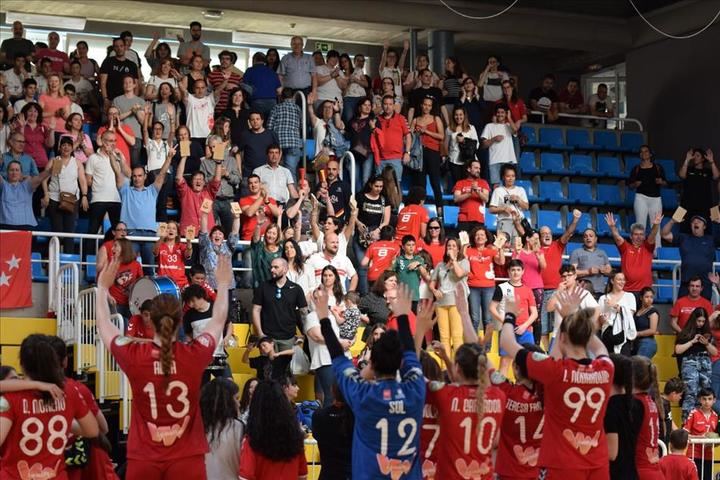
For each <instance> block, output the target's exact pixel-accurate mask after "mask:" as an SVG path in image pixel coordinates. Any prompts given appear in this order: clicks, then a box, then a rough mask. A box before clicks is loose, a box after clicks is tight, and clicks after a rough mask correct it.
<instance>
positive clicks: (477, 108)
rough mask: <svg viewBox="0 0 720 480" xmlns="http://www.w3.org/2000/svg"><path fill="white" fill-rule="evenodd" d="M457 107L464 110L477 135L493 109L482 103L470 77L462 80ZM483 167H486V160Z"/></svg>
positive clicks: (476, 87) (475, 85)
mask: <svg viewBox="0 0 720 480" xmlns="http://www.w3.org/2000/svg"><path fill="white" fill-rule="evenodd" d="M457 106H458V107H462V108H463V109H464V110H465V113H466V114H467V117H468V121H469V122H470V125H472V126H473V127H475V131H476V132H478V133H479V132H482V131H483V129H484V128H485V124H486V123H487V119H488V118H489V117H490V112H492V108H494V105H493V107H492V108H488V106H487V105H486V104H485V102H483V101H482V98H481V97H480V91H479V89H478V86H477V84H476V83H475V80H474V79H473V78H472V77H467V78H465V80H463V83H462V90H461V91H460V100H459V101H458V104H457ZM483 167H487V159H486V161H485V163H484V164H483Z"/></svg>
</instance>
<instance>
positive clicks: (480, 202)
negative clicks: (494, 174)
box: [453, 110, 490, 232]
mask: <svg viewBox="0 0 720 480" xmlns="http://www.w3.org/2000/svg"><path fill="white" fill-rule="evenodd" d="M460 111H462V110H460ZM456 112H457V110H456ZM460 138H463V136H462V135H460ZM467 175H468V178H466V179H464V180H459V181H458V182H457V183H456V184H455V187H454V188H453V200H454V201H455V203H457V204H458V206H459V207H460V213H459V214H458V230H464V231H466V232H469V231H471V230H472V229H473V228H475V227H477V226H480V225H484V224H485V204H486V203H487V202H488V200H489V199H490V186H489V185H488V184H487V182H486V181H485V180H483V179H482V178H480V161H479V160H470V161H469V162H468V163H467Z"/></svg>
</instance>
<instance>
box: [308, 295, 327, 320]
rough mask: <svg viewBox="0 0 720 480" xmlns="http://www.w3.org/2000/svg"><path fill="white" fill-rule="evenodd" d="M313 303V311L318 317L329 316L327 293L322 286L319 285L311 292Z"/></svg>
mask: <svg viewBox="0 0 720 480" xmlns="http://www.w3.org/2000/svg"><path fill="white" fill-rule="evenodd" d="M312 301H313V305H315V312H316V313H317V316H318V318H319V319H323V318H329V317H330V311H329V309H328V293H327V292H326V291H325V289H324V288H322V287H320V288H317V289H315V291H314V292H313V293H312Z"/></svg>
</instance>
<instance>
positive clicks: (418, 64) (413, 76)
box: [403, 53, 440, 92]
mask: <svg viewBox="0 0 720 480" xmlns="http://www.w3.org/2000/svg"><path fill="white" fill-rule="evenodd" d="M427 69H430V57H428V55H427V54H426V53H419V54H418V55H417V56H416V57H415V68H414V69H411V71H410V73H408V75H407V77H405V82H403V90H405V91H406V92H412V91H413V90H414V89H416V88H420V85H421V84H422V80H421V76H422V74H423V71H424V70H427ZM430 73H431V75H430V76H431V78H432V86H437V84H438V82H440V77H438V76H437V74H436V73H435V72H433V71H431V72H430Z"/></svg>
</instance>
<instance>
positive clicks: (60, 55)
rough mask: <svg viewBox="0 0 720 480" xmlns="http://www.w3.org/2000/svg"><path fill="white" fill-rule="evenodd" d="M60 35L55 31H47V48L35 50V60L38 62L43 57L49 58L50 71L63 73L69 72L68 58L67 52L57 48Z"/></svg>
mask: <svg viewBox="0 0 720 480" xmlns="http://www.w3.org/2000/svg"><path fill="white" fill-rule="evenodd" d="M58 44H60V35H58V34H57V32H50V33H48V46H47V48H40V49H38V50H37V51H36V52H35V62H36V63H39V62H40V61H41V60H42V59H43V58H49V59H50V61H51V62H52V71H53V72H55V73H57V74H60V75H63V74H68V73H70V59H69V58H68V56H67V53H65V52H63V51H62V50H58V48H57V47H58Z"/></svg>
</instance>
